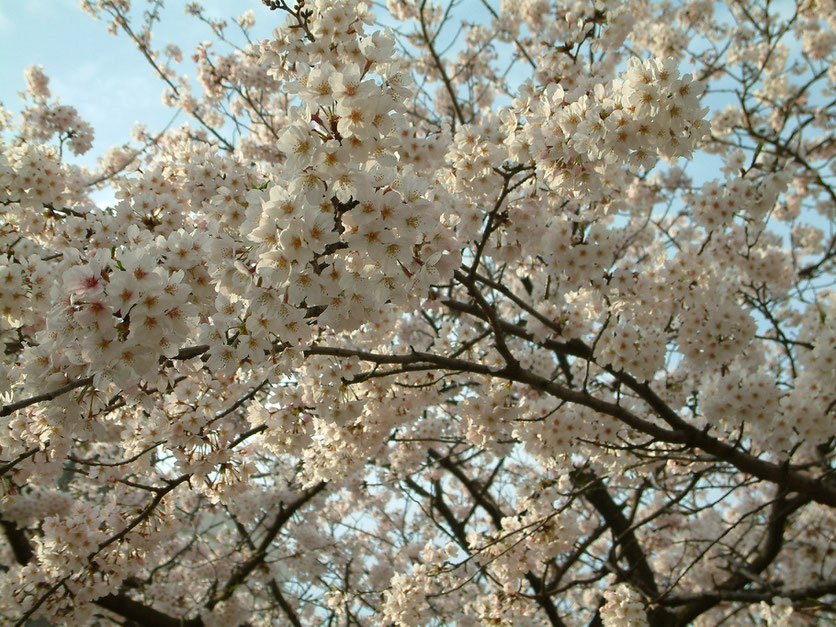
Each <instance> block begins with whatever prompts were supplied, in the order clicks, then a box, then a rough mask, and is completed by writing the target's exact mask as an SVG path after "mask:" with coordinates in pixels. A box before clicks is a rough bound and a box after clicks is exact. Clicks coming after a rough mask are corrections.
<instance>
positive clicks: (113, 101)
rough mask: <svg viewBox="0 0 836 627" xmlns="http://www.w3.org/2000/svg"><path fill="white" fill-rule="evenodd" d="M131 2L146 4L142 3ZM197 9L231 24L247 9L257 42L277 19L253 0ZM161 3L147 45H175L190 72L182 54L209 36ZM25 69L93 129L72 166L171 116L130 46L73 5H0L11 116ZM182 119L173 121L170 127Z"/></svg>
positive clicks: (63, 0)
mask: <svg viewBox="0 0 836 627" xmlns="http://www.w3.org/2000/svg"><path fill="white" fill-rule="evenodd" d="M134 4H135V6H136V8H137V9H144V7H145V6H146V3H145V2H144V1H143V0H135V2H134ZM202 4H203V5H204V7H205V8H206V13H207V15H209V16H210V17H213V18H221V17H224V18H234V17H237V15H240V14H241V13H243V12H244V11H245V10H247V9H250V8H251V9H253V11H254V12H255V15H256V28H257V31H258V34H259V35H260V36H262V37H263V36H267V34H268V33H269V32H270V30H271V29H272V28H273V25H275V24H277V23H278V20H282V19H283V17H281V16H279V15H278V14H277V13H271V12H270V11H269V10H268V9H267V8H266V7H264V6H263V5H262V4H261V2H258V1H257V0H252V1H248V2H229V1H228V0H227V1H224V0H207V1H204V2H203V3H202ZM168 5H169V6H168V7H167V8H166V10H165V12H164V15H163V20H162V23H161V24H158V25H157V28H156V29H155V36H154V46H155V47H163V46H164V45H165V44H166V43H170V42H171V43H176V44H178V45H179V46H180V47H181V49H182V50H183V54H184V57H185V58H186V61H184V63H183V64H182V65H183V72H184V73H190V74H193V73H192V72H191V67H190V63H188V57H189V55H190V54H191V52H192V51H193V49H194V46H195V44H197V43H198V42H200V41H204V40H208V39H212V38H213V37H212V36H211V33H210V31H209V28H208V27H207V26H206V25H205V24H203V23H201V22H199V21H198V20H197V19H195V18H192V17H188V16H186V15H185V14H184V12H183V7H184V6H185V2H183V1H182V0H171V1H169V2H168ZM232 11H234V12H232ZM230 21H231V20H230ZM32 64H36V65H38V64H39V65H42V66H43V67H44V71H45V72H46V74H47V75H48V76H49V77H50V79H51V80H50V89H51V91H52V95H53V97H58V98H60V100H61V102H62V103H64V104H68V105H71V106H74V107H75V108H76V109H77V110H78V111H79V113H80V114H81V116H82V117H83V118H84V119H85V120H87V121H88V122H90V124H92V125H93V128H94V129H95V133H96V138H95V142H94V144H93V149H92V150H91V151H90V152H88V153H87V154H86V155H83V156H82V157H81V158H79V160H78V163H83V164H85V165H91V166H92V165H94V164H95V161H96V158H97V157H98V156H100V155H103V154H104V153H105V151H106V150H107V149H108V148H109V147H110V146H113V145H118V144H122V143H124V142H125V141H127V140H129V139H130V131H131V127H133V125H134V123H135V122H143V123H146V124H147V126H148V129H149V130H150V131H156V130H159V129H162V128H163V127H164V126H165V125H166V124H167V123H168V121H169V120H170V119H171V116H172V115H173V113H174V111H173V110H172V109H168V108H166V107H164V106H163V105H162V103H161V102H160V94H161V92H162V89H163V84H162V82H161V81H160V80H158V79H157V78H156V77H155V76H154V74H153V71H152V70H151V68H150V66H149V65H148V64H147V62H146V61H145V60H144V59H143V58H142V55H141V54H140V53H139V52H138V51H137V50H136V49H135V47H134V46H133V44H132V42H131V41H130V40H129V39H128V38H127V37H126V36H125V35H120V36H119V37H114V36H112V35H110V34H108V32H107V28H106V23H105V22H104V21H96V20H94V19H93V18H92V17H91V16H90V15H88V14H86V13H84V12H83V11H82V10H81V8H79V5H78V0H0V102H2V103H3V106H4V107H6V108H7V109H10V110H12V111H14V112H15V113H17V112H18V111H20V109H21V107H22V101H21V100H20V98H19V97H18V95H17V94H18V92H20V91H23V90H24V89H25V82H24V80H23V70H24V69H25V68H26V67H27V66H29V65H32ZM185 120H186V117H185V116H183V115H181V116H180V117H179V118H178V123H179V122H180V121H185Z"/></svg>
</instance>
